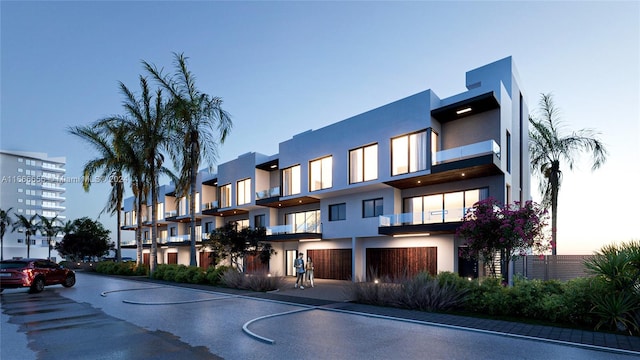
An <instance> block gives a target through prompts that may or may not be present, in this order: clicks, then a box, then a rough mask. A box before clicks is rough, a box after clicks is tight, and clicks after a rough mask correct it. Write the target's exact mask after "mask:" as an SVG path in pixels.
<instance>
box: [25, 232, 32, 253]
mask: <svg viewBox="0 0 640 360" xmlns="http://www.w3.org/2000/svg"><path fill="white" fill-rule="evenodd" d="M26 235H27V258H30V257H31V234H29V230H27V234H26Z"/></svg>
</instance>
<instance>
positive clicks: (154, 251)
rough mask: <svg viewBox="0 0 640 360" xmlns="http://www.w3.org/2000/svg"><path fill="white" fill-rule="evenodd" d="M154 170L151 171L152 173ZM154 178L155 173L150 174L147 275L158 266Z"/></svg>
mask: <svg viewBox="0 0 640 360" xmlns="http://www.w3.org/2000/svg"><path fill="white" fill-rule="evenodd" d="M153 173H154V171H152V174H153ZM156 183H157V181H156V179H155V175H152V180H151V256H150V262H151V264H149V276H151V275H153V273H154V272H155V271H156V267H157V266H158V240H157V232H158V220H157V216H156V207H157V203H158V202H157V200H156V198H157V197H158V194H156Z"/></svg>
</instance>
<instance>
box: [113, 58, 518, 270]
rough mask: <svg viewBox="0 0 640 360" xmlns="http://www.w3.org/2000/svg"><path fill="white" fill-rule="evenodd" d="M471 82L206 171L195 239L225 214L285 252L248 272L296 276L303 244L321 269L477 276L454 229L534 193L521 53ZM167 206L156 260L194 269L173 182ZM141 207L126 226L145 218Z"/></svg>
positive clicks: (250, 263) (129, 212)
mask: <svg viewBox="0 0 640 360" xmlns="http://www.w3.org/2000/svg"><path fill="white" fill-rule="evenodd" d="M466 88H467V91H465V92H462V93H460V94H457V95H454V96H451V97H447V98H444V99H441V98H439V97H438V96H437V95H436V94H435V92H434V91H433V90H425V91H423V92H420V93H417V94H414V95H411V96H408V97H406V98H403V99H400V100H398V101H395V102H393V103H390V104H387V105H383V106H381V107H379V108H376V109H373V110H370V111H368V112H365V113H362V114H359V115H356V116H354V117H351V118H348V119H345V120H342V121H339V122H336V123H334V124H331V125H328V126H326V127H324V128H321V129H317V130H309V131H306V132H303V133H300V134H298V135H295V136H293V138H291V139H289V140H286V141H283V142H281V143H280V144H279V152H278V154H275V155H271V156H267V155H264V154H259V153H255V152H249V153H246V154H244V155H241V156H239V157H238V158H237V159H234V160H231V161H229V162H226V163H223V164H220V165H219V166H218V168H217V173H215V174H213V173H209V172H206V171H204V172H201V173H200V179H199V182H198V183H199V188H198V195H197V202H198V204H199V208H198V209H196V217H197V221H198V230H197V236H198V238H197V240H198V241H199V240H201V236H203V235H204V236H206V234H207V233H209V232H210V231H211V230H213V229H215V228H217V227H220V226H222V225H224V224H225V223H228V222H235V223H236V224H238V225H239V226H241V227H244V226H248V227H254V228H255V227H265V228H266V229H267V241H269V242H271V244H272V245H273V248H274V249H275V250H276V251H277V254H276V255H274V256H273V257H272V258H271V260H270V263H269V264H268V265H260V264H257V263H256V262H255V259H245V269H246V270H247V271H252V270H256V269H260V268H263V269H266V270H268V271H270V272H272V273H274V274H280V275H291V276H293V275H294V270H293V260H294V259H295V258H296V257H297V254H298V253H299V252H303V253H305V258H306V257H311V258H312V259H313V261H314V264H315V276H316V277H317V278H327V279H341V280H346V279H354V280H357V279H365V278H370V277H379V276H392V277H398V276H404V275H414V274H416V273H418V272H420V271H429V272H431V273H433V274H435V273H437V272H441V271H451V272H457V273H459V274H461V275H463V276H477V275H478V267H477V264H474V263H473V262H470V261H468V260H465V259H464V258H461V257H459V255H458V254H459V248H460V247H461V246H463V245H464V242H463V240H462V239H458V238H456V236H455V230H456V229H457V227H458V226H459V225H460V224H461V219H462V218H463V216H464V214H465V212H466V211H467V209H468V208H470V207H472V206H473V204H474V203H475V202H477V201H479V200H482V199H485V198H487V197H494V198H496V199H497V200H498V201H501V202H505V203H512V202H514V201H525V200H529V199H530V173H529V155H528V108H527V105H526V103H525V101H524V97H523V94H522V91H521V89H520V86H519V80H518V74H517V71H516V68H515V65H514V64H513V61H512V59H511V57H508V58H505V59H502V60H499V61H496V62H494V63H491V64H488V65H485V66H482V67H480V68H477V69H474V70H471V71H469V72H467V73H466ZM159 201H160V202H161V203H162V205H161V206H160V207H159V209H160V208H162V209H163V210H162V211H160V210H159V211H158V218H159V219H161V220H160V222H159V223H160V226H159V234H161V235H159V239H158V241H159V243H160V244H161V245H162V246H160V247H159V262H160V263H182V264H188V263H189V261H188V259H189V253H188V252H189V246H188V245H189V242H188V240H189V214H188V207H187V206H186V202H185V199H176V198H175V193H173V192H172V189H171V188H170V187H165V188H163V190H162V191H161V196H160V198H159ZM132 205H133V199H128V201H127V202H125V207H124V210H125V219H126V220H125V221H127V223H125V224H124V227H123V228H124V229H130V230H133V229H135V228H136V227H137V223H136V220H135V216H134V212H133V207H132ZM149 208H150V207H149ZM148 225H149V224H148V223H143V224H142V226H148ZM147 230H148V231H147ZM144 231H145V234H150V229H147V228H145V229H144ZM145 236H148V235H145ZM145 239H147V240H148V238H145ZM148 243H150V240H148V241H146V242H145V244H146V245H145V246H148ZM129 247H133V248H135V245H134V244H131V243H130V244H129ZM198 249H199V252H200V257H199V261H200V263H199V264H200V266H203V267H206V266H208V263H207V259H208V256H207V248H206V246H199V247H198ZM144 253H145V254H147V253H148V248H145V249H144ZM145 259H148V255H145ZM145 261H148V260H145ZM480 271H482V269H480Z"/></svg>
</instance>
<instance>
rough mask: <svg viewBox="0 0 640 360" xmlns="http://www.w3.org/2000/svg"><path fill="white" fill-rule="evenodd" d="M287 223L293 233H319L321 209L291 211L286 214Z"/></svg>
mask: <svg viewBox="0 0 640 360" xmlns="http://www.w3.org/2000/svg"><path fill="white" fill-rule="evenodd" d="M285 225H287V226H290V227H291V230H290V232H292V233H319V232H320V210H311V211H301V212H297V213H289V214H287V215H286V216H285Z"/></svg>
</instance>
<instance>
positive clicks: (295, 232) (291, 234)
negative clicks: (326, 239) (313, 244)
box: [266, 223, 322, 241]
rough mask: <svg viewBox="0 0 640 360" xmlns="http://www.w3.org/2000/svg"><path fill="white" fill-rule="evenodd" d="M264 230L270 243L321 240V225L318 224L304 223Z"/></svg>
mask: <svg viewBox="0 0 640 360" xmlns="http://www.w3.org/2000/svg"><path fill="white" fill-rule="evenodd" d="M266 230H267V236H268V237H269V240H270V241H274V240H283V241H286V240H300V239H309V238H311V239H322V225H321V224H319V223H305V224H300V225H298V226H294V225H292V224H291V225H277V226H268V227H267V229H266Z"/></svg>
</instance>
